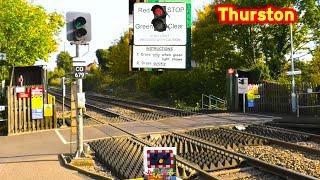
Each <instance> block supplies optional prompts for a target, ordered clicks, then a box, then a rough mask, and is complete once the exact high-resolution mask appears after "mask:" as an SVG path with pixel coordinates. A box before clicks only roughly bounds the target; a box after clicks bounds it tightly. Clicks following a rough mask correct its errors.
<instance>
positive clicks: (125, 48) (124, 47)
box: [108, 33, 129, 76]
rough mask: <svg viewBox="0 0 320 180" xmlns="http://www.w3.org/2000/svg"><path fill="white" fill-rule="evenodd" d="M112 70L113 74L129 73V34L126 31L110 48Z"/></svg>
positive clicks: (109, 56)
mask: <svg viewBox="0 0 320 180" xmlns="http://www.w3.org/2000/svg"><path fill="white" fill-rule="evenodd" d="M108 50H109V55H108V59H110V72H111V74H113V75H118V76H125V75H127V74H128V73H129V34H128V33H125V34H124V36H122V37H121V38H120V40H119V41H118V42H116V43H115V44H114V45H113V46H111V47H110V48H109V49H108Z"/></svg>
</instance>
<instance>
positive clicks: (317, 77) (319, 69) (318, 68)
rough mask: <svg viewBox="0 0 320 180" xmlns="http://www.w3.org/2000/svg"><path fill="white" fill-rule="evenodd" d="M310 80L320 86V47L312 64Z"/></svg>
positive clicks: (315, 52)
mask: <svg viewBox="0 0 320 180" xmlns="http://www.w3.org/2000/svg"><path fill="white" fill-rule="evenodd" d="M310 74H311V75H310V76H311V77H310V80H311V82H312V83H313V84H315V85H320V46H318V48H317V49H316V50H315V51H314V54H313V59H312V61H311V62H310Z"/></svg>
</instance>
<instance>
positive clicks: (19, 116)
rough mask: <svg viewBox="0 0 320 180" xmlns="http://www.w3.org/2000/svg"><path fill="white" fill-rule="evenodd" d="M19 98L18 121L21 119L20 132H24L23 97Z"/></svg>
mask: <svg viewBox="0 0 320 180" xmlns="http://www.w3.org/2000/svg"><path fill="white" fill-rule="evenodd" d="M17 99H18V104H19V105H18V121H19V130H18V131H19V132H22V129H23V128H22V127H23V119H22V117H23V115H22V113H23V111H22V99H21V98H19V97H17Z"/></svg>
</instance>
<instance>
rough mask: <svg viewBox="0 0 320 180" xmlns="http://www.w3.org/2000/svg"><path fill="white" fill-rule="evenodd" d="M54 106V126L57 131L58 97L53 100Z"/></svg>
mask: <svg viewBox="0 0 320 180" xmlns="http://www.w3.org/2000/svg"><path fill="white" fill-rule="evenodd" d="M52 101H53V102H52V106H53V126H54V128H55V129H56V128H57V109H56V108H57V107H56V97H55V96H53V100H52Z"/></svg>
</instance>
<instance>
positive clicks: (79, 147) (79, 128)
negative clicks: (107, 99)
mask: <svg viewBox="0 0 320 180" xmlns="http://www.w3.org/2000/svg"><path fill="white" fill-rule="evenodd" d="M79 46H80V45H79V44H76V57H79ZM77 86H78V93H82V79H81V78H80V79H78V80H77ZM83 156H84V153H83V112H82V108H78V101H77V153H76V157H77V158H79V157H83Z"/></svg>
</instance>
